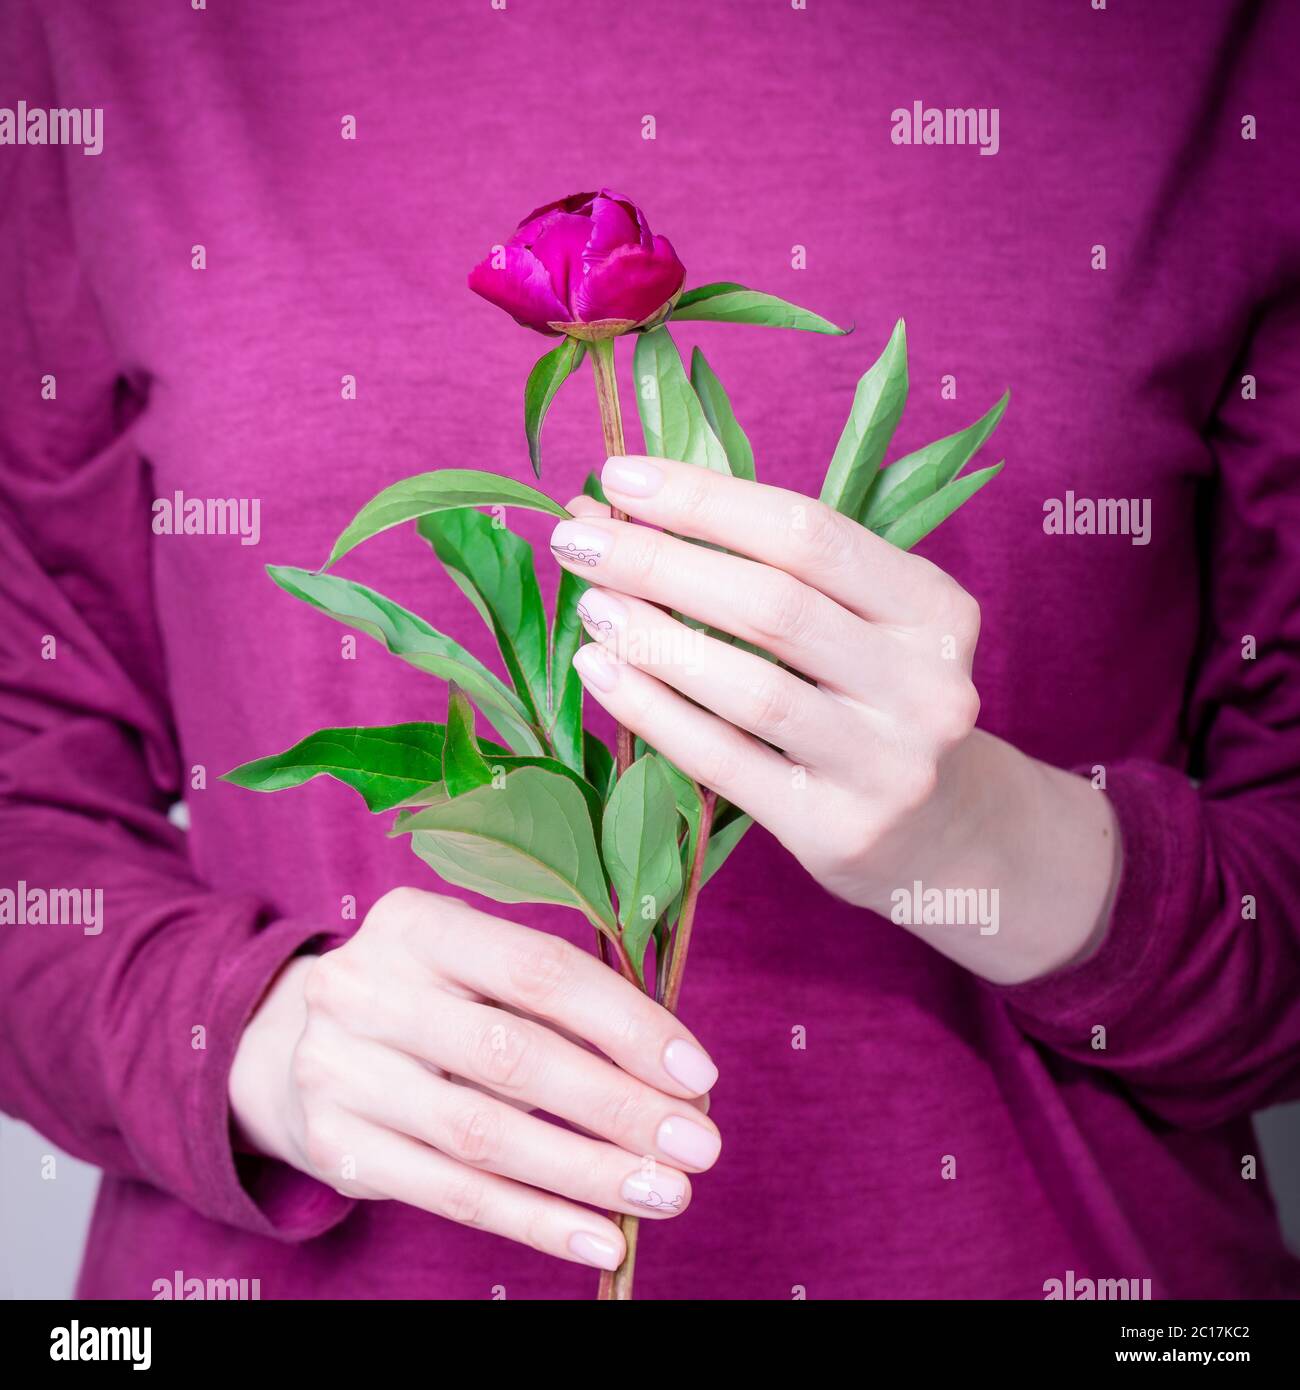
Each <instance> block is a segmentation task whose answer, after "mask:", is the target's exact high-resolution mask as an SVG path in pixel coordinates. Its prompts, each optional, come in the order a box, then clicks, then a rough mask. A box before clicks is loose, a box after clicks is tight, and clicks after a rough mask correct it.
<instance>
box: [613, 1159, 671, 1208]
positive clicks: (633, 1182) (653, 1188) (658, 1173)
mask: <svg viewBox="0 0 1300 1390" xmlns="http://www.w3.org/2000/svg"><path fill="white" fill-rule="evenodd" d="M623 1200H624V1201H625V1202H631V1203H632V1205H633V1206H636V1207H644V1208H645V1209H646V1210H647V1211H650V1212H653V1213H654V1214H655V1215H656V1216H676V1215H677V1213H678V1212H679V1211H681V1210H683V1208H684V1207H685V1206H686V1179H685V1178H684V1177H682V1176H681V1174H679V1173H674V1172H673V1171H672V1169H670V1168H660V1167H659V1166H658V1164H650V1165H647V1168H646V1169H645V1170H642V1169H638V1170H637V1171H636V1172H635V1173H632V1174H630V1175H629V1176H628V1177H627V1178H625V1179H624V1180H623Z"/></svg>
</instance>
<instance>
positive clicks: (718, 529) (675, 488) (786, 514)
mask: <svg viewBox="0 0 1300 1390" xmlns="http://www.w3.org/2000/svg"><path fill="white" fill-rule="evenodd" d="M601 480H602V483H603V485H604V488H605V492H606V494H607V495H608V496H609V499H610V501H611V502H612V503H613V504H614V505H615V506H616V507H619V508H620V509H622V510H623V511H625V512H627V513H628V514H629V515H631V516H634V517H636V518H638V519H639V520H641V521H647V522H650V523H651V524H652V525H654V526H663V527H665V528H666V529H667V530H670V531H675V532H677V533H679V534H680V535H685V536H695V537H697V538H698V539H700V540H706V541H711V542H713V543H714V544H715V545H722V546H726V547H727V549H728V550H735V551H737V552H739V553H740V554H742V555H748V556H751V557H752V558H753V559H755V560H761V561H763V562H764V563H765V564H768V565H775V566H776V568H778V569H781V570H784V571H785V572H786V573H787V574H792V575H794V576H795V577H796V578H797V579H802V580H803V581H804V583H805V584H810V585H812V586H813V588H815V589H819V590H820V591H821V592H822V593H824V594H827V595H829V596H830V597H831V598H833V599H835V600H836V601H837V602H838V603H841V604H843V606H844V607H845V608H847V609H849V610H850V611H852V612H854V613H857V614H859V615H860V616H862V617H864V618H868V619H869V620H871V621H872V622H895V623H902V624H912V623H919V622H922V621H923V620H924V619H925V618H926V617H927V616H929V615H930V613H931V612H932V610H933V609H934V607H935V606H936V605H937V604H938V603H940V602H941V600H942V596H943V594H944V592H945V590H946V588H948V587H950V586H951V580H949V579H948V577H947V576H946V575H945V574H944V573H943V571H942V570H940V569H939V568H938V567H937V566H935V565H932V564H931V563H930V562H929V561H928V560H924V559H922V558H921V557H920V556H919V555H910V554H908V553H907V552H906V551H902V550H899V549H898V548H897V546H893V545H890V544H889V542H888V541H884V540H881V538H880V537H879V536H876V535H873V534H872V533H871V532H870V531H868V530H867V529H866V527H864V526H859V525H858V523H857V522H856V521H853V520H850V518H848V517H846V516H842V515H841V514H840V513H839V512H837V511H835V510H834V509H833V508H831V507H828V506H826V504H825V503H823V502H817V501H814V500H813V499H812V498H810V497H805V496H803V495H802V494H801V493H798V492H790V491H788V490H787V489H785V488H780V487H769V486H767V485H766V484H764V483H751V482H748V481H746V480H745V479H742V478H731V477H726V476H724V475H723V474H720V473H714V472H712V471H711V470H710V469H707V468H698V467H696V466H694V465H692V464H688V463H677V462H674V461H673V460H672V459H661V458H646V457H643V456H629V457H626V458H611V459H610V460H609V461H608V462H607V463H606V464H605V468H604V471H603V473H602V475H601Z"/></svg>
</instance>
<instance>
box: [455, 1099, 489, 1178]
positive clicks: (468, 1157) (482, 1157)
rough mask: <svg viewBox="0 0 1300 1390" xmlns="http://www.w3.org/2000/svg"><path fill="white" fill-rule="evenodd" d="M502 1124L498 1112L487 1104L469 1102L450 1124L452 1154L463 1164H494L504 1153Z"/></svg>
mask: <svg viewBox="0 0 1300 1390" xmlns="http://www.w3.org/2000/svg"><path fill="white" fill-rule="evenodd" d="M501 1134H502V1124H501V1116H500V1115H499V1114H498V1112H497V1111H495V1110H493V1109H492V1108H491V1107H490V1106H486V1105H467V1106H465V1107H464V1108H463V1109H462V1110H461V1111H460V1112H459V1113H458V1114H457V1115H456V1116H455V1117H454V1118H453V1119H452V1122H451V1124H450V1126H449V1127H448V1133H447V1148H446V1152H447V1155H448V1157H450V1158H455V1159H459V1160H460V1162H461V1163H472V1164H479V1163H491V1162H492V1160H493V1159H494V1158H496V1157H497V1155H498V1154H499V1153H500V1152H501Z"/></svg>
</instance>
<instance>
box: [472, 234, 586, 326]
mask: <svg viewBox="0 0 1300 1390" xmlns="http://www.w3.org/2000/svg"><path fill="white" fill-rule="evenodd" d="M503 259H504V262H505V264H504V265H502V266H500V267H499V268H498V267H496V266H494V265H493V264H492V260H493V258H492V257H491V256H489V257H488V258H487V259H486V260H483V261H480V262H479V263H478V265H476V266H475V267H474V269H473V270H471V271H470V273H469V287H470V289H472V290H473V291H474V293H475V294H481V295H482V296H483V298H484V299H486V300H487V301H488V302H489V303H490V304H495V305H496V306H497V307H498V308H500V309H504V310H505V311H506V313H507V314H509V315H510V316H511V318H513V319H514V320H515V322H516V323H521V324H523V325H524V327H525V328H535V329H536V330H537V331H538V332H539V333H547V334H554V333H555V329H553V328H550V327H549V326H548V325H549V324H551V323H552V322H554V321H556V320H562V319H567V318H568V317H569V310H568V306H567V305H564V304H562V303H561V302H560V301H559V299H557V298H556V295H555V291H554V289H552V287H551V277H550V276H549V275H548V274H547V272H546V267H545V266H544V265H543V264H542V263H541V261H539V260H538V259H537V257H536V256H534V255H533V253H532V252H531V251H529V250H528V249H527V248H526V247H523V246H515V245H513V244H512V245H509V246H507V247H506V248H505V251H504V252H503Z"/></svg>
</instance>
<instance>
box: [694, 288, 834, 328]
mask: <svg viewBox="0 0 1300 1390" xmlns="http://www.w3.org/2000/svg"><path fill="white" fill-rule="evenodd" d="M672 316H673V318H674V319H696V320H704V319H707V320H709V321H711V322H714V323H756V324H762V325H765V326H766V327H768V328H802V329H804V330H805V331H806V332H808V333H836V334H842V333H846V332H847V331H848V330H847V329H844V328H837V327H836V326H835V324H833V323H831V321H830V320H829V319H824V318H822V316H821V315H820V314H814V313H813V312H812V311H811V310H810V309H801V308H800V307H799V306H798V305H797V304H791V303H789V302H788V301H787V300H784V299H778V298H777V297H776V295H774V294H761V293H760V292H759V291H758V290H750V289H746V288H745V286H744V285H736V284H732V283H730V282H720V283H718V284H714V285H701V286H700V287H699V288H698V289H694V290H687V291H686V293H685V294H684V295H682V297H681V298H680V299H679V300H678V301H677V307H676V308H675V309H674V310H673V314H672Z"/></svg>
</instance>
